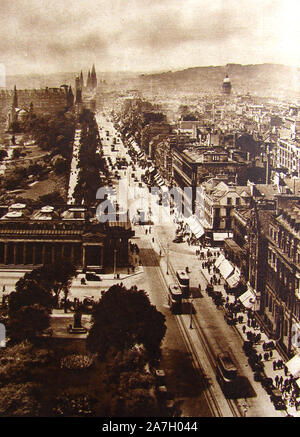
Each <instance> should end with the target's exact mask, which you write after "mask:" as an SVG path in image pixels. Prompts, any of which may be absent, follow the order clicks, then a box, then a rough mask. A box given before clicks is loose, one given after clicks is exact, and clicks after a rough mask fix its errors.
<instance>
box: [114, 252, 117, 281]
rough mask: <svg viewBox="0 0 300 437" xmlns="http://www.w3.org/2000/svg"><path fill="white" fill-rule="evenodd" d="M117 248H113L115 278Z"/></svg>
mask: <svg viewBox="0 0 300 437" xmlns="http://www.w3.org/2000/svg"><path fill="white" fill-rule="evenodd" d="M116 261H117V249H114V279H116V264H117V263H116Z"/></svg>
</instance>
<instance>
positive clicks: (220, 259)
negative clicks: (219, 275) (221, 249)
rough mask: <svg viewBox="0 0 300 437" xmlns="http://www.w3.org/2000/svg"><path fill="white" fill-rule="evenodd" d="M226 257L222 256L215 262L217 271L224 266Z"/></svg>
mask: <svg viewBox="0 0 300 437" xmlns="http://www.w3.org/2000/svg"><path fill="white" fill-rule="evenodd" d="M224 259H225V256H224V255H223V254H221V255H220V256H219V257H218V258H217V259H216V261H215V266H216V267H217V269H218V268H219V267H220V265H221V264H222V262H223V261H224Z"/></svg>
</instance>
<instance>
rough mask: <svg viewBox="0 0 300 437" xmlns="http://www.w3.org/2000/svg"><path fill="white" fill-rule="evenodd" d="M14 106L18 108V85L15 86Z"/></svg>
mask: <svg viewBox="0 0 300 437" xmlns="http://www.w3.org/2000/svg"><path fill="white" fill-rule="evenodd" d="M12 105H13V107H14V108H17V107H18V93H17V87H16V85H15V86H14V96H13V102H12Z"/></svg>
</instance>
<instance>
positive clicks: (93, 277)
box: [85, 273, 101, 281]
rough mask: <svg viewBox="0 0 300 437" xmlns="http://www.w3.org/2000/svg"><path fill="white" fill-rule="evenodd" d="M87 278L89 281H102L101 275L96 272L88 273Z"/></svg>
mask: <svg viewBox="0 0 300 437" xmlns="http://www.w3.org/2000/svg"><path fill="white" fill-rule="evenodd" d="M85 278H86V280H87V281H101V278H100V276H98V275H95V273H86V275H85Z"/></svg>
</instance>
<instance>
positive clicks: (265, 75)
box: [140, 64, 300, 96]
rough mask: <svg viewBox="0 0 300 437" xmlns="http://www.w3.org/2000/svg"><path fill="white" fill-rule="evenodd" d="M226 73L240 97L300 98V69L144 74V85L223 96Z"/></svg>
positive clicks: (220, 68)
mask: <svg viewBox="0 0 300 437" xmlns="http://www.w3.org/2000/svg"><path fill="white" fill-rule="evenodd" d="M226 73H227V74H228V75H229V77H230V79H231V83H232V90H233V92H236V93H244V92H250V93H257V94H263V95H266V96H267V95H278V94H287V95H289V94H293V95H294V96H295V95H300V69H299V68H295V67H289V66H285V65H279V64H255V65H242V64H227V65H224V66H208V67H193V68H187V69H185V70H180V71H173V72H171V71H169V72H166V73H157V74H143V75H141V76H140V82H141V84H144V85H146V83H149V84H150V83H151V86H152V87H153V86H161V87H166V86H167V87H169V88H170V87H171V88H174V89H179V90H180V89H181V90H182V89H186V90H189V89H190V90H191V91H192V92H193V91H196V90H198V91H212V92H217V91H219V92H220V90H221V85H222V81H223V79H224V77H225V74H226Z"/></svg>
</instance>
